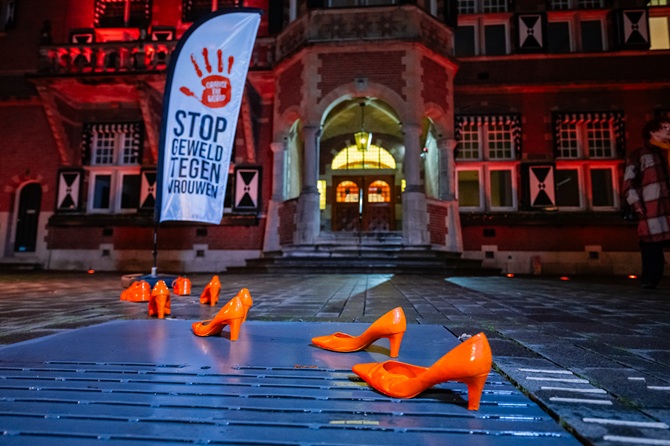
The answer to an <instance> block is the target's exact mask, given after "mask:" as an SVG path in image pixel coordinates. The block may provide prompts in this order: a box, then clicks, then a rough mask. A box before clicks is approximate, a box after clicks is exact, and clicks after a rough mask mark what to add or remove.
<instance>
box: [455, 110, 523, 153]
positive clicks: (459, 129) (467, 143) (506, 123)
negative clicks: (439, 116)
mask: <svg viewBox="0 0 670 446" xmlns="http://www.w3.org/2000/svg"><path fill="white" fill-rule="evenodd" d="M520 132H521V128H520V121H519V117H518V116H516V115H498V116H486V115H482V116H478V115H473V116H457V117H456V139H458V140H459V148H458V153H457V155H456V161H465V160H513V159H515V158H516V152H517V151H518V149H519V141H520Z"/></svg>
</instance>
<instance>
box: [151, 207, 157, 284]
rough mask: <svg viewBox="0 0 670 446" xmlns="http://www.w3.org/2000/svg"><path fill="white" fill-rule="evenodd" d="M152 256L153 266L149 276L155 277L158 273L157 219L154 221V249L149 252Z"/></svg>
mask: <svg viewBox="0 0 670 446" xmlns="http://www.w3.org/2000/svg"><path fill="white" fill-rule="evenodd" d="M151 255H152V256H153V259H154V260H153V265H152V266H151V276H152V277H156V273H157V271H158V266H157V260H158V219H157V218H155V219H154V249H153V251H152V252H151Z"/></svg>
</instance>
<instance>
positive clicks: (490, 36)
mask: <svg viewBox="0 0 670 446" xmlns="http://www.w3.org/2000/svg"><path fill="white" fill-rule="evenodd" d="M484 54H486V55H487V56H499V55H502V54H507V27H506V26H505V25H504V24H497V25H484Z"/></svg>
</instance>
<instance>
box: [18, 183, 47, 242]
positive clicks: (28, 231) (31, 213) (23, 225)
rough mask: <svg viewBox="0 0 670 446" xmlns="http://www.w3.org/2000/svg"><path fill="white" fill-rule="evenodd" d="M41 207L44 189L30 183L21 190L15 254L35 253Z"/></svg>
mask: <svg viewBox="0 0 670 446" xmlns="http://www.w3.org/2000/svg"><path fill="white" fill-rule="evenodd" d="M41 206H42V187H41V186H40V185H39V184H37V183H28V184H26V185H25V186H24V187H23V188H21V192H20V193H19V204H18V209H17V215H16V235H15V237H14V251H15V252H35V247H36V242H37V230H38V221H39V218H40V209H41Z"/></svg>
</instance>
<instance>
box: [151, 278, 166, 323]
mask: <svg viewBox="0 0 670 446" xmlns="http://www.w3.org/2000/svg"><path fill="white" fill-rule="evenodd" d="M170 306H171V303H170V290H169V289H168V287H167V285H166V284H165V282H164V281H162V280H159V281H158V282H156V285H154V287H153V289H152V290H151V296H150V297H149V316H156V317H158V319H163V318H164V317H165V315H168V314H170Z"/></svg>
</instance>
